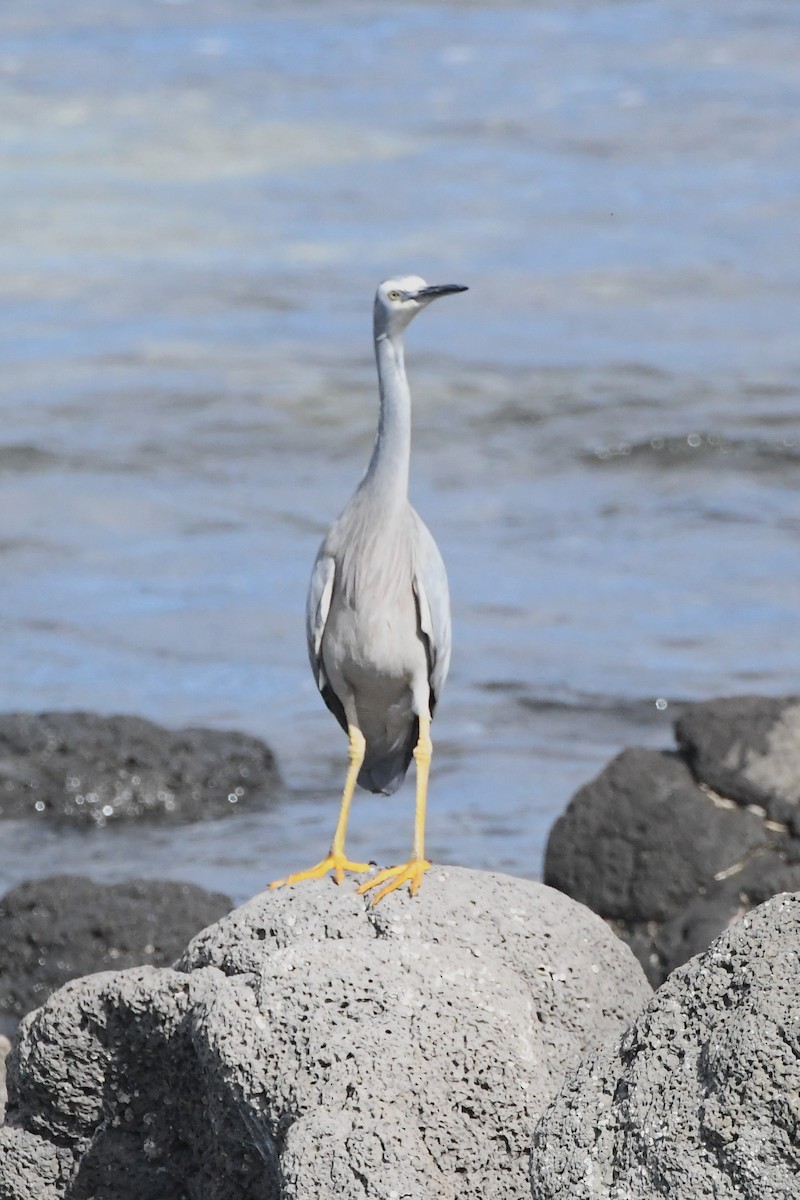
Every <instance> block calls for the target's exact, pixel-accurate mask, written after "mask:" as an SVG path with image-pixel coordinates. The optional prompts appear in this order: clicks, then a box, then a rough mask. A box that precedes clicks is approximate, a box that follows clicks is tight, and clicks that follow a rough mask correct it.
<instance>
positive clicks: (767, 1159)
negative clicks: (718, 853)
mask: <svg viewBox="0 0 800 1200" xmlns="http://www.w3.org/2000/svg"><path fill="white" fill-rule="evenodd" d="M798 947H800V895H783V896H776V897H774V898H773V899H771V900H769V901H768V902H767V903H766V904H764V905H763V906H762V907H760V908H758V909H755V910H754V911H753V912H751V913H750V914H749V915H747V916H745V917H743V918H742V920H740V921H738V922H737V923H736V924H734V925H733V926H731V928H730V929H729V930H728V931H727V932H726V933H724V934H723V935H722V936H721V937H719V938H718V939H717V940H716V941H715V942H714V943H713V944H712V945H711V946H710V947H709V948H708V950H706V951H705V952H704V953H703V954H701V955H698V957H697V958H694V959H692V961H691V962H690V963H689V964H688V965H687V966H685V967H683V968H680V969H679V970H677V971H675V972H673V974H672V975H671V976H670V978H669V979H668V980H667V982H666V983H665V984H664V985H663V987H661V988H660V989H659V991H658V992H657V993H656V995H655V996H654V997H653V999H652V1001H651V1002H650V1004H649V1005H648V1006H647V1007H646V1008H645V1009H644V1011H643V1012H642V1014H641V1015H640V1016H639V1017H638V1019H637V1020H636V1021H635V1022H634V1024H633V1025H632V1026H631V1028H630V1029H629V1030H628V1031H627V1032H626V1033H625V1034H623V1036H622V1037H621V1039H614V1040H612V1041H611V1042H610V1043H608V1044H607V1045H605V1046H603V1047H602V1048H601V1049H600V1050H598V1051H595V1052H593V1053H591V1054H590V1055H588V1056H587V1058H586V1059H585V1060H584V1061H583V1062H582V1063H581V1065H580V1067H579V1068H578V1069H577V1071H576V1072H575V1073H574V1074H572V1075H571V1076H570V1077H569V1078H568V1080H567V1082H566V1084H565V1085H564V1087H563V1088H562V1090H561V1092H560V1093H559V1095H558V1096H557V1098H556V1099H555V1100H554V1101H553V1103H552V1104H551V1105H550V1107H549V1108H548V1110H547V1112H546V1113H545V1114H544V1116H543V1118H542V1119H541V1121H540V1122H539V1124H538V1125H537V1127H536V1131H535V1134H534V1139H533V1153H532V1159H531V1187H532V1194H533V1197H534V1200H656V1198H657V1197H669V1198H670V1200H672V1198H673V1197H674V1198H678V1197H680V1198H681V1200H683V1198H684V1197H685V1198H686V1200H690V1198H691V1200H694V1197H705V1196H709V1197H717V1198H718V1200H797V1196H798V1195H800V1105H799V1104H798V1096H800V1008H798V1004H797V996H798V993H800V952H798Z"/></svg>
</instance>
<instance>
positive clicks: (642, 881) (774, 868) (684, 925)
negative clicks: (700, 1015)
mask: <svg viewBox="0 0 800 1200" xmlns="http://www.w3.org/2000/svg"><path fill="white" fill-rule="evenodd" d="M799 717H800V706H798V703H797V701H796V700H795V699H794V698H792V697H790V698H789V699H787V700H784V701H778V700H764V701H760V700H757V699H753V698H751V697H734V698H732V699H724V700H715V701H708V702H706V703H703V704H694V705H688V706H687V707H686V708H685V710H684V712H683V714H682V715H681V717H680V718H679V720H678V721H677V723H676V734H677V737H678V741H679V744H680V747H681V749H680V751H679V752H678V753H676V752H659V751H655V750H641V749H631V750H625V751H623V753H622V754H620V755H618V757H617V758H615V759H614V760H613V761H612V762H611V763H609V765H608V766H607V767H606V768H605V770H603V771H602V772H601V773H600V775H598V777H597V778H596V779H594V780H592V781H591V782H590V783H588V784H586V785H585V786H584V787H582V788H581V789H580V790H579V791H578V792H576V794H575V796H574V797H573V798H572V800H571V801H570V804H569V806H568V808H567V810H566V812H565V813H564V814H563V815H562V816H561V817H559V819H558V820H557V821H556V823H555V825H554V826H553V829H552V831H551V833H550V838H549V840H548V844H547V850H546V854H545V868H544V878H545V882H546V883H548V884H550V885H551V886H552V887H557V888H559V889H560V890H561V891H564V892H566V894H567V895H569V896H572V897H573V898H574V899H576V900H580V901H581V902H582V903H584V904H587V905H589V907H590V908H592V909H593V910H594V911H595V912H597V913H599V914H600V915H601V916H602V917H604V918H606V919H607V920H608V921H609V922H610V923H611V924H612V926H613V928H614V929H615V930H616V931H617V932H618V933H619V934H620V936H621V937H623V938H625V940H626V941H627V942H628V943H629V944H630V946H631V947H632V949H633V950H634V952H635V953H636V955H637V957H638V958H639V960H640V962H641V963H642V966H643V967H644V969H645V971H646V972H647V975H648V978H649V979H650V981H651V983H653V984H654V985H655V986H658V985H659V984H660V983H662V982H663V980H664V979H665V978H666V977H667V976H668V975H669V973H670V971H672V970H674V968H675V967H677V966H679V965H680V964H681V963H683V962H686V960H687V959H688V958H690V957H691V956H692V955H693V954H696V953H698V952H699V951H700V950H703V949H704V948H705V947H706V946H707V945H708V944H709V942H710V941H711V940H712V938H714V937H716V936H717V934H719V933H720V932H721V931H722V930H723V929H725V928H726V926H727V925H728V924H729V923H730V922H731V921H732V920H734V919H736V918H737V917H739V916H741V915H742V913H744V912H746V911H747V910H748V909H750V908H752V907H754V906H755V905H757V904H760V903H762V902H763V901H764V900H766V899H768V897H769V896H772V895H775V894H776V893H778V892H782V891H795V890H797V889H799V888H800V820H799V819H798V810H797V807H796V806H795V808H792V804H794V799H793V797H794V796H795V795H796V794H797V793H798V791H800V787H799V786H798V784H797V781H796V779H795V777H794V771H795V768H797V769H798V770H800V722H799V721H798V718H799ZM748 722H750V723H749V724H748ZM756 785H758V786H756ZM756 800H759V801H760V802H761V803H756ZM770 813H772V814H773V817H770V815H769V814H770ZM779 813H780V814H782V815H783V816H784V817H785V818H788V820H786V821H779V820H777V819H774V818H775V816H777V814H779Z"/></svg>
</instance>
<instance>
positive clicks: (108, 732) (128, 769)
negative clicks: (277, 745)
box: [0, 712, 280, 826]
mask: <svg viewBox="0 0 800 1200" xmlns="http://www.w3.org/2000/svg"><path fill="white" fill-rule="evenodd" d="M279 786H280V778H279V775H278V769H277V766H276V764H275V759H274V757H273V755H272V752H271V751H270V750H269V748H268V747H267V746H265V745H264V743H263V742H261V741H259V740H258V738H254V737H250V736H249V735H247V734H244V733H236V732H230V731H225V730H218V729H181V730H169V729H165V728H163V727H162V726H160V725H155V724H154V723H153V722H152V721H145V720H143V719H142V718H141V717H130V716H112V717H104V716H98V715H97V714H96V713H85V712H52V713H40V714H33V713H10V714H5V715H2V716H0V818H2V817H39V818H45V819H47V818H49V819H56V820H61V821H69V822H71V823H76V824H85V825H92V826H95V825H105V824H107V823H109V822H111V821H123V820H140V819H147V820H160V821H169V822H182V821H197V820H201V819H203V818H209V817H221V816H227V815H228V814H230V813H231V812H235V811H238V810H241V809H244V808H248V809H252V808H254V807H255V808H262V807H264V806H266V805H267V804H269V802H270V801H271V800H272V799H273V798H274V796H275V794H276V792H277V789H278V787H279Z"/></svg>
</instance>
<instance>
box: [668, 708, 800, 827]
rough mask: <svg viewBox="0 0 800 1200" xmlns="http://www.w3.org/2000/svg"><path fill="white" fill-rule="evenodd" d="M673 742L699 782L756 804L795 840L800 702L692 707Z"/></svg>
mask: <svg viewBox="0 0 800 1200" xmlns="http://www.w3.org/2000/svg"><path fill="white" fill-rule="evenodd" d="M675 737H676V739H677V742H678V745H679V746H680V748H681V751H682V752H683V754H684V756H685V757H686V761H687V762H688V763H689V766H690V767H691V768H692V771H693V772H694V773H695V775H696V776H697V778H698V779H702V780H703V782H704V783H706V784H708V786H709V787H711V788H713V789H714V790H715V791H717V792H719V793H720V794H721V795H722V796H727V797H729V798H730V799H731V800H735V801H736V803H737V804H757V805H759V806H760V807H762V808H764V809H765V810H766V812H767V815H768V816H769V817H770V818H771V819H772V820H774V821H782V822H786V823H792V824H793V825H794V832H795V833H796V834H797V835H798V836H800V826H799V825H798V817H800V697H799V696H789V697H785V698H784V699H780V698H777V699H776V698H774V697H771V696H730V697H726V698H724V699H721V700H708V701H706V702H705V703H703V704H691V705H689V707H688V708H687V709H686V710H685V712H684V713H683V714H682V716H681V717H680V718H679V719H678V720H677V721H676V723H675Z"/></svg>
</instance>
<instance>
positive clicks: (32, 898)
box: [0, 875, 233, 1024]
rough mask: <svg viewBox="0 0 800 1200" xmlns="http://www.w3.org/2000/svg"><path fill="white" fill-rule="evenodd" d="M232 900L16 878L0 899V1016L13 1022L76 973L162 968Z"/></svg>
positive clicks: (153, 886) (140, 886)
mask: <svg viewBox="0 0 800 1200" xmlns="http://www.w3.org/2000/svg"><path fill="white" fill-rule="evenodd" d="M232 903H233V902H232V901H231V899H230V898H229V897H228V896H224V895H222V894H221V893H219V892H207V891H206V890H205V888H201V887H196V886H195V885H194V884H191V883H177V882H173V881H167V882H161V881H155V880H147V879H132V880H128V881H127V882H125V883H114V884H111V885H103V884H100V883H93V882H92V880H90V879H86V878H84V877H83V876H81V875H52V876H50V877H48V878H47V879H35V880H30V881H28V882H26V883H21V884H20V885H19V887H15V888H12V890H11V891H10V892H7V893H6V895H5V896H3V898H2V899H0V1021H3V1020H4V1019H5V1022H6V1024H10V1023H11V1022H12V1021H13V1022H15V1021H16V1020H17V1019H18V1018H19V1017H21V1016H23V1015H24V1014H25V1013H26V1012H29V1011H30V1010H31V1009H32V1008H37V1007H38V1006H39V1005H40V1004H43V1003H44V1001H45V1000H46V999H47V997H48V996H49V995H50V993H51V992H52V991H54V990H55V988H57V987H60V986H61V984H62V983H65V982H66V981H67V980H68V979H75V978H76V977H77V976H79V975H88V974H91V973H92V972H95V971H107V970H109V969H121V968H123V967H133V966H141V965H143V964H147V963H152V964H153V965H155V966H159V967H160V966H167V965H168V964H169V963H171V962H173V960H174V959H176V958H177V957H178V955H179V954H180V953H181V951H182V950H183V949H184V947H185V945H186V943H187V941H188V940H189V939H190V938H191V937H192V936H193V935H194V934H196V933H198V932H199V931H200V930H201V929H203V928H205V926H206V925H210V924H211V923H212V922H214V921H217V920H219V918H220V917H222V916H224V915H225V914H226V913H227V912H228V911H229V910H230V908H231V907H232Z"/></svg>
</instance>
